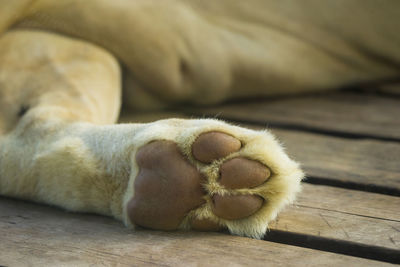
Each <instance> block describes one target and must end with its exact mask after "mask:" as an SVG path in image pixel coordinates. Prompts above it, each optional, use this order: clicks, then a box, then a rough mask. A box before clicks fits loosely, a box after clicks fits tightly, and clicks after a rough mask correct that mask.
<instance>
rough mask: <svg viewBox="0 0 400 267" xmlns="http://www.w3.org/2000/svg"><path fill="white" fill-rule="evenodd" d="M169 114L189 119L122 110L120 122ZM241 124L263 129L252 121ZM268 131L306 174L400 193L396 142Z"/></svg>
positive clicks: (177, 114)
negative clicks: (123, 112)
mask: <svg viewBox="0 0 400 267" xmlns="http://www.w3.org/2000/svg"><path fill="white" fill-rule="evenodd" d="M172 117H174V118H190V117H189V116H185V115H184V114H182V113H178V112H161V113H125V114H124V115H123V116H122V117H121V120H120V121H121V122H151V121H155V120H159V119H166V118H172ZM242 126H245V127H248V128H252V129H256V130H259V129H263V127H260V126H257V125H251V124H242ZM270 130H271V131H272V132H273V133H274V134H275V135H277V137H278V139H279V140H280V141H282V143H283V144H284V146H285V147H286V150H287V152H288V154H289V155H290V156H291V157H292V158H294V159H295V160H297V161H299V162H301V164H302V166H303V168H304V170H305V171H306V174H307V175H308V176H312V177H319V178H320V179H325V180H335V181H340V182H343V183H346V182H351V183H355V184H358V185H361V186H365V187H368V188H369V187H371V188H369V189H370V190H376V189H374V188H372V187H373V186H377V187H380V188H381V189H382V190H380V192H385V191H391V192H392V193H393V194H395V195H396V194H399V193H400V164H399V159H400V144H399V143H397V142H389V141H381V140H371V139H347V138H339V137H334V136H326V135H320V134H314V133H308V132H302V131H293V130H291V131H289V130H281V129H275V128H271V129H270ZM344 186H345V185H344ZM378 189H379V188H378ZM376 191H379V190H376Z"/></svg>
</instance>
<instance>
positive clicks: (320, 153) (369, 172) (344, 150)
mask: <svg viewBox="0 0 400 267" xmlns="http://www.w3.org/2000/svg"><path fill="white" fill-rule="evenodd" d="M253 128H254V127H253ZM271 131H272V132H273V133H274V134H276V135H277V137H278V139H280V140H281V141H282V142H283V144H284V146H285V147H286V150H287V152H288V154H289V155H290V156H291V157H292V158H294V159H295V160H297V161H299V162H301V164H302V166H303V168H304V170H305V172H306V174H307V175H308V176H313V177H319V178H322V179H333V180H337V181H342V182H352V183H357V184H360V185H365V186H369V185H376V186H381V187H387V188H392V189H395V190H397V191H400V164H399V160H400V143H397V142H388V141H380V140H371V139H355V140H354V139H346V138H338V137H332V136H325V135H318V134H313V133H305V132H298V131H288V130H279V129H271Z"/></svg>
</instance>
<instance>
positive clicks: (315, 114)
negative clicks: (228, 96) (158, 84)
mask: <svg viewBox="0 0 400 267" xmlns="http://www.w3.org/2000/svg"><path fill="white" fill-rule="evenodd" d="M187 113H188V114H196V115H198V116H203V115H207V116H211V117H213V116H218V117H219V118H225V119H230V120H236V121H240V122H249V123H257V124H261V125H281V126H291V127H293V128H300V129H308V130H314V131H325V132H330V133H332V134H345V135H349V134H353V135H356V136H357V135H360V136H369V137H377V138H384V139H385V138H386V139H395V140H400V118H399V114H400V99H398V98H390V97H382V96H377V95H370V94H357V93H351V92H335V93H325V94H319V95H306V96H296V97H290V98H289V97H288V98H277V99H271V100H264V101H256V102H255V101H252V102H247V103H238V104H227V105H223V106H218V107H207V108H187Z"/></svg>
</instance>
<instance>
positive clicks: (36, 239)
mask: <svg viewBox="0 0 400 267" xmlns="http://www.w3.org/2000/svg"><path fill="white" fill-rule="evenodd" d="M0 235H1V242H0V265H4V266H62V265H68V266H89V265H95V266H137V265H140V266H155V265H156V266H243V265H245V266H321V265H323V266H378V265H379V266H385V265H388V266H389V264H385V263H382V262H377V261H372V260H366V259H361V258H356V257H350V256H344V255H340V254H334V253H328V252H323V251H317V250H311V249H306V248H301V247H294V246H288V245H283V244H277V243H273V242H267V241H260V240H254V239H249V238H242V237H234V236H229V235H226V234H217V233H195V232H190V233H188V232H186V233H185V232H169V233H168V232H156V231H144V230H140V231H137V232H132V231H130V230H128V229H126V228H124V227H123V226H122V225H121V224H120V223H119V222H116V221H114V220H112V219H110V218H106V217H102V216H96V215H81V214H73V213H67V212H63V211H60V210H58V209H55V208H51V207H45V206H40V205H35V204H31V203H25V202H21V201H15V200H10V199H5V198H1V199H0Z"/></svg>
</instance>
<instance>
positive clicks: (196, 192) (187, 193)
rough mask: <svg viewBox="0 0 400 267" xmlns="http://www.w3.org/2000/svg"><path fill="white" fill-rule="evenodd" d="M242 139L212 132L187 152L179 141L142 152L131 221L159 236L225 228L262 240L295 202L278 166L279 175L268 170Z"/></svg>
mask: <svg viewBox="0 0 400 267" xmlns="http://www.w3.org/2000/svg"><path fill="white" fill-rule="evenodd" d="M242 139H245V138H240V137H234V136H233V135H230V134H227V133H223V132H220V131H209V132H205V133H200V134H199V135H198V137H197V138H196V139H195V140H194V141H192V143H191V144H190V145H189V150H185V149H184V148H182V146H180V144H179V141H177V142H173V141H166V140H158V141H153V142H150V143H148V144H146V145H144V146H142V147H141V148H140V149H139V150H138V152H137V154H136V162H137V165H138V167H139V171H138V174H137V176H136V178H135V180H134V184H133V185H134V192H133V197H132V198H131V199H130V200H129V202H128V203H127V215H128V217H129V219H130V221H131V222H132V223H133V224H135V225H139V226H143V227H147V228H152V229H159V230H173V229H178V228H191V229H197V230H212V231H214V230H218V229H221V228H224V227H227V228H228V229H229V230H230V231H231V232H233V233H236V234H241V235H247V236H253V237H260V236H261V235H262V234H263V233H264V232H265V230H266V227H267V225H268V222H269V221H270V220H271V219H273V218H274V217H275V216H276V213H277V211H278V210H279V209H280V208H281V207H282V205H283V204H285V202H289V201H290V200H291V198H292V197H290V196H289V197H288V196H286V194H289V195H290V194H291V193H293V192H290V190H289V189H290V186H286V184H285V183H287V181H285V180H284V179H283V180H282V179H277V178H280V177H279V175H276V173H275V170H278V171H279V170H280V168H279V166H278V167H277V166H276V162H272V165H273V167H274V168H275V170H274V169H273V168H271V167H270V166H268V164H267V162H268V161H267V160H268V159H269V158H268V157H266V156H265V150H266V148H265V147H262V148H258V145H259V144H257V143H254V144H253V145H251V144H250V143H251V142H250V141H249V140H242ZM274 142H275V141H274ZM260 144H262V142H261V143H260ZM247 146H249V147H247ZM182 149H183V151H182ZM278 152H279V151H278ZM279 153H282V152H279ZM264 158H267V160H264ZM270 158H271V157H270ZM287 160H288V159H287ZM289 173H290V172H288V174H289ZM300 179H301V177H300V178H299V179H298V181H294V182H295V183H299V181H300ZM288 188H289V189H288ZM292 191H294V190H292ZM252 228H254V229H255V230H254V229H252Z"/></svg>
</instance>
